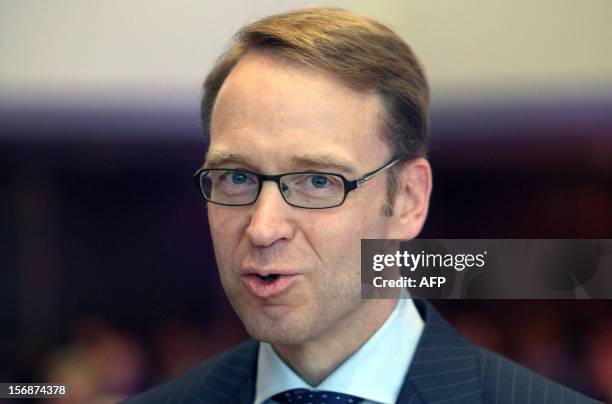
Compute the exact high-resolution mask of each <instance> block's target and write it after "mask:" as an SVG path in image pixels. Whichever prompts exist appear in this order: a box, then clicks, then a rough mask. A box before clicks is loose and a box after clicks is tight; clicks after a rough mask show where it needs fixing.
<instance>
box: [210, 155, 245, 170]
mask: <svg viewBox="0 0 612 404" xmlns="http://www.w3.org/2000/svg"><path fill="white" fill-rule="evenodd" d="M228 163H239V164H247V162H246V159H245V158H243V157H242V156H241V155H240V154H236V153H232V152H226V151H213V152H208V153H206V154H205V155H204V166H206V167H207V168H215V167H218V166H222V165H224V164H228ZM247 165H248V164H247Z"/></svg>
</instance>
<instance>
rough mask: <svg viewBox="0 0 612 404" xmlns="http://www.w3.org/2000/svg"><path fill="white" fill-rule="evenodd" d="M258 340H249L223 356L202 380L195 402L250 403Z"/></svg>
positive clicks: (211, 403)
mask: <svg viewBox="0 0 612 404" xmlns="http://www.w3.org/2000/svg"><path fill="white" fill-rule="evenodd" d="M258 349H259V343H258V342H257V341H254V340H249V341H247V342H245V343H243V344H242V345H240V346H239V347H238V348H236V349H234V350H232V351H230V352H228V353H226V354H224V355H221V356H220V357H219V359H218V360H217V361H216V362H215V363H213V364H212V365H211V367H210V369H209V370H208V372H206V374H205V375H204V377H203V380H202V381H201V383H202V387H201V388H200V390H199V392H198V394H197V396H196V397H195V398H194V400H193V403H194V404H196V403H197V404H227V403H239V404H250V403H252V402H253V400H254V397H255V373H256V370H257V352H258Z"/></svg>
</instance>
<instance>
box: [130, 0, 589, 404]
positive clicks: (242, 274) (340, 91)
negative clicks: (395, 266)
mask: <svg viewBox="0 0 612 404" xmlns="http://www.w3.org/2000/svg"><path fill="white" fill-rule="evenodd" d="M427 109H428V89H427V84H426V80H425V77H424V74H423V71H422V68H421V66H420V64H419V63H418V61H417V60H416V58H415V56H414V54H413V53H412V51H411V50H410V48H409V47H408V46H407V45H406V44H405V43H404V42H403V41H402V40H401V39H400V38H399V37H398V36H396V35H395V34H394V33H393V32H392V31H390V30H389V29H388V28H386V27H384V26H383V25H381V24H379V23H376V22H374V21H371V20H369V19H366V18H363V17H359V16H356V15H353V14H350V13H348V12H345V11H342V10H338V9H331V8H309V9H304V10H300V11H296V12H292V13H288V14H284V15H279V16H273V17H269V18H266V19H263V20H261V21H258V22H255V23H253V24H250V25H248V26H246V27H245V28H243V29H242V30H241V31H240V32H239V33H238V35H237V37H236V41H235V42H234V44H233V45H232V46H231V48H230V49H229V50H228V51H227V52H226V53H225V54H224V55H223V56H222V57H221V58H220V60H219V61H218V63H217V65H216V66H215V67H214V69H213V71H212V72H211V73H210V74H209V75H208V78H207V79H206V82H205V95H204V99H203V102H202V118H203V123H204V128H205V134H206V136H207V138H208V139H207V140H208V141H209V150H208V153H207V155H206V159H205V162H204V165H203V168H202V169H200V170H198V172H197V173H196V180H197V184H198V186H199V187H200V190H201V192H202V194H203V196H204V198H205V199H206V200H207V201H208V202H209V203H208V204H207V209H208V218H209V223H210V229H211V234H212V239H213V245H214V249H215V255H216V259H217V264H218V267H219V273H220V278H221V282H222V284H223V287H224V289H225V292H226V293H227V295H228V297H229V299H230V301H231V303H232V305H233V307H234V309H235V310H236V312H237V313H238V315H239V317H240V319H241V320H242V322H243V323H244V326H245V327H246V329H247V331H248V333H249V334H250V335H251V336H252V337H253V340H251V341H248V342H246V343H244V344H242V345H241V346H239V347H237V348H235V349H234V350H232V351H230V352H227V353H225V354H223V355H221V356H218V357H216V358H213V359H211V360H209V361H207V362H206V363H204V364H202V365H201V366H199V367H197V368H195V369H193V370H191V371H190V372H188V373H186V374H185V375H183V376H181V377H179V378H177V379H175V380H172V381H170V382H168V383H166V384H165V385H163V386H160V387H158V388H155V389H153V390H151V391H149V392H146V393H144V394H142V395H139V396H137V397H135V398H133V399H131V400H129V401H128V402H132V403H144V402H155V403H157V402H168V403H182V402H187V403H252V402H255V403H275V402H279V403H289V402H293V403H307V402H311V403H315V402H316V403H320V402H331V403H335V402H336V403H339V402H343V403H349V402H355V403H356V402H367V403H393V402H400V403H433V402H457V403H489V402H517V403H519V402H521V403H522V402H533V403H561V402H564V400H565V401H567V402H572V403H585V402H592V400H590V399H588V398H587V397H584V396H582V395H580V394H578V393H575V392H573V391H570V390H568V389H565V388H563V387H561V386H560V385H558V384H556V383H554V382H552V381H548V380H545V379H544V378H542V377H540V376H538V375H535V374H533V373H531V372H530V371H528V370H526V369H524V368H522V367H520V366H518V365H516V364H514V363H512V362H510V361H508V360H506V359H503V358H501V357H499V356H497V355H495V354H493V353H489V352H487V351H485V350H483V349H480V348H476V347H474V346H472V345H470V344H469V343H468V342H466V341H465V340H464V339H463V338H462V337H461V336H459V335H458V334H457V333H456V332H455V331H454V330H453V329H452V328H451V327H450V326H449V325H448V324H447V323H446V322H445V321H444V320H443V319H442V318H441V317H439V315H438V314H437V313H436V312H435V310H434V309H433V308H432V307H431V306H430V305H429V304H428V303H426V302H421V301H416V302H413V301H412V300H410V299H397V298H395V299H361V294H360V287H361V283H360V279H361V277H360V240H361V239H411V238H414V237H416V236H417V235H418V233H419V231H420V230H421V228H422V226H423V223H424V221H425V218H426V215H427V210H428V204H429V196H430V192H431V186H432V185H431V184H432V176H431V169H430V166H429V164H428V162H427V160H426V159H425V154H426V149H427V126H428V125H427V115H428V111H427ZM364 400H365V401H364Z"/></svg>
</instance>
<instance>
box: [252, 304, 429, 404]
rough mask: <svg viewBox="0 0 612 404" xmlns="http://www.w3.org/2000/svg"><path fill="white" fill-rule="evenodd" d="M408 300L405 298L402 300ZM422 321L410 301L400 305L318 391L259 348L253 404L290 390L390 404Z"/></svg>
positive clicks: (268, 401) (367, 403) (269, 348)
mask: <svg viewBox="0 0 612 404" xmlns="http://www.w3.org/2000/svg"><path fill="white" fill-rule="evenodd" d="M403 296H404V297H406V296H407V295H406V294H403ZM423 326H424V323H423V320H422V319H421V317H420V315H419V313H418V312H417V310H416V307H415V305H414V303H413V302H412V300H411V299H410V298H402V299H398V302H397V304H396V305H395V309H394V310H393V312H392V313H391V315H390V316H389V318H388V319H387V320H386V321H385V322H384V324H383V325H382V326H381V327H380V328H379V329H378V330H377V331H376V332H375V333H374V335H372V337H370V339H368V340H367V341H366V342H365V344H363V345H362V346H361V348H359V349H358V350H357V351H356V352H355V353H354V354H353V355H351V356H350V357H349V358H348V359H347V360H346V361H344V363H342V365H340V367H338V368H337V369H336V370H334V372H332V374H330V375H329V376H328V377H327V378H326V379H325V380H323V382H321V384H319V385H318V386H316V387H312V386H310V385H309V384H308V383H306V382H305V381H304V380H302V379H301V378H300V377H299V376H298V375H297V374H296V373H295V372H294V371H293V370H291V368H289V366H287V365H286V364H285V362H283V360H282V359H281V358H280V357H279V356H278V354H277V353H276V351H274V348H272V346H271V345H270V344H267V343H263V342H262V343H261V344H259V353H258V358H257V380H256V382H255V404H271V403H274V401H272V400H271V399H270V398H271V397H272V396H274V395H276V394H278V393H280V392H283V391H286V390H291V389H298V388H301V389H306V390H313V391H317V390H326V391H333V392H338V393H344V394H350V395H353V396H357V397H361V398H363V399H365V401H364V404H379V403H384V404H393V403H395V401H396V400H397V397H398V396H399V392H400V390H401V388H402V385H403V383H404V378H405V376H406V373H407V371H408V367H409V366H410V363H411V362H412V357H413V356H414V351H415V350H416V347H417V343H418V341H419V338H420V337H421V333H422V331H423Z"/></svg>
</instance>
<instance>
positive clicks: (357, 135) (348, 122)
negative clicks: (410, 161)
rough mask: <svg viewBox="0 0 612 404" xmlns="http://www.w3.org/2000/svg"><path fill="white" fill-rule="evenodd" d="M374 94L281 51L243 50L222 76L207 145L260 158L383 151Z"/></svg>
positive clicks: (361, 155)
mask: <svg viewBox="0 0 612 404" xmlns="http://www.w3.org/2000/svg"><path fill="white" fill-rule="evenodd" d="M382 113H383V107H382V102H381V99H380V97H379V96H378V95H377V94H375V93H373V92H370V93H363V92H357V91H355V90H353V89H351V88H349V87H348V86H346V85H345V84H344V83H343V82H341V81H340V80H339V79H336V78H335V77H333V76H331V75H330V74H328V73H325V72H321V71H318V70H315V69H314V68H311V67H307V66H304V65H301V64H298V63H296V62H292V61H289V60H287V59H285V58H282V57H279V56H274V55H270V54H262V53H250V54H248V55H246V56H245V57H244V58H243V59H242V60H241V61H240V62H239V63H238V64H237V66H236V67H235V68H234V69H233V70H232V72H231V74H230V75H229V76H228V78H227V79H226V81H225V83H224V84H223V86H222V88H221V90H220V91H219V94H218V96H217V100H216V103H215V106H214V109H213V114H212V119H211V147H210V148H211V152H232V153H247V154H249V155H250V156H251V157H252V158H257V157H258V156H261V157H265V159H267V160H274V161H280V160H283V159H291V157H292V156H291V154H293V153H294V152H297V153H298V154H316V153H323V154H327V155H337V156H338V157H339V158H343V159H345V160H351V161H354V162H357V161H359V160H363V159H367V160H369V159H370V158H374V159H376V158H377V154H380V155H381V156H383V157H384V156H388V148H387V146H386V144H385V143H384V142H383V141H382V140H381V137H380V122H381V118H382Z"/></svg>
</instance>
